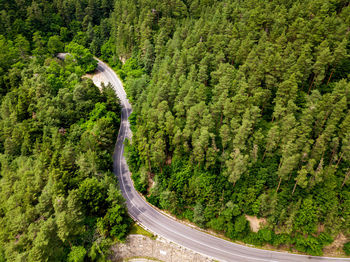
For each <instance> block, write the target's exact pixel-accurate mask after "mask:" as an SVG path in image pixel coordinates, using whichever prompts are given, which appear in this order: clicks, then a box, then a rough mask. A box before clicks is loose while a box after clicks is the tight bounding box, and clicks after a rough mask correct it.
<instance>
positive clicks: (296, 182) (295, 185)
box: [292, 180, 298, 195]
mask: <svg viewBox="0 0 350 262" xmlns="http://www.w3.org/2000/svg"><path fill="white" fill-rule="evenodd" d="M297 184H298V180H296V181H295V184H294V187H293V192H292V195H294V192H295V189H296V188H297Z"/></svg>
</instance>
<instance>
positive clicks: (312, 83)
mask: <svg viewBox="0 0 350 262" xmlns="http://www.w3.org/2000/svg"><path fill="white" fill-rule="evenodd" d="M315 77H316V76H315V75H314V78H313V79H312V82H311V85H310V87H309V90H308V91H307V94H309V93H310V91H311V87H312V86H313V85H314V81H315Z"/></svg>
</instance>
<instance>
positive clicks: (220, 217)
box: [0, 0, 350, 261]
mask: <svg viewBox="0 0 350 262" xmlns="http://www.w3.org/2000/svg"><path fill="white" fill-rule="evenodd" d="M0 10H1V11H0V35H2V36H0V43H1V44H0V46H1V50H0V87H1V90H0V93H1V94H0V99H1V106H0V141H1V143H0V163H1V173H0V179H1V180H0V223H1V224H2V225H4V226H3V227H1V230H0V261H6V260H8V261H14V260H20V259H22V260H27V261H51V260H58V261H59V260H69V261H83V259H84V258H85V260H104V259H106V254H107V253H108V252H107V250H108V246H109V244H110V243H111V241H112V240H113V239H123V238H124V237H125V234H126V232H127V227H128V225H129V219H128V218H127V216H126V210H125V208H124V205H123V200H122V198H121V196H120V194H119V191H118V190H117V184H116V181H115V178H114V177H113V175H112V173H111V152H112V148H113V143H114V140H115V139H116V132H117V129H118V125H119V124H118V121H119V117H118V110H119V105H118V103H117V102H116V97H115V95H114V93H113V92H112V90H111V88H110V87H105V88H103V90H102V92H99V91H98V89H97V88H96V87H95V86H94V85H93V84H92V83H91V81H90V80H88V79H85V78H82V76H83V75H84V74H85V73H86V72H89V71H92V70H93V69H94V67H95V66H96V64H95V63H94V62H93V60H92V55H91V54H94V55H96V56H98V57H101V58H102V59H103V60H105V61H108V63H109V64H110V65H111V66H113V67H114V68H115V70H117V72H118V74H119V75H120V77H121V78H122V79H123V81H124V84H125V87H126V91H127V93H128V96H129V99H130V101H131V102H132V104H133V110H134V112H133V114H132V116H131V119H130V121H131V124H132V130H133V138H132V141H131V142H130V143H129V144H128V146H127V157H128V163H129V166H130V169H131V171H132V177H133V179H134V182H135V186H136V188H137V189H138V190H139V191H140V192H141V193H143V194H144V195H145V196H146V197H147V199H148V201H149V202H150V203H152V204H154V205H156V206H158V207H160V208H163V209H166V210H168V211H170V212H171V213H173V214H175V215H176V216H177V217H179V218H183V219H187V220H189V221H192V222H194V223H196V224H197V225H198V226H200V227H203V228H209V229H213V230H215V231H216V232H219V233H222V234H224V235H225V236H226V237H228V238H230V239H232V240H240V241H244V242H246V243H249V244H254V245H264V244H270V245H274V246H276V247H283V248H287V249H291V250H297V251H301V252H305V253H308V254H313V255H321V254H322V253H323V248H324V247H325V246H326V245H328V244H330V243H332V242H333V240H334V239H335V238H337V237H339V236H340V235H342V236H343V238H344V237H345V238H346V239H347V241H348V242H347V243H346V244H345V245H344V251H345V253H346V254H348V255H350V242H349V240H350V112H349V109H350V6H349V2H348V1H347V0H303V1H298V0H297V1H296V0H294V1H291V0H271V1H258V0H248V1H240V0H223V1H217V0H193V1H190V0H172V1H153V0H54V1H52V2H48V1H43V0H35V1H30V0H16V1H5V0H0ZM63 50H66V51H67V52H70V53H71V54H72V56H71V58H68V59H66V60H65V61H64V62H63V61H59V60H57V59H56V58H54V54H55V53H57V52H61V51H63ZM90 52H91V53H90ZM120 60H121V61H123V62H125V61H126V62H125V64H123V65H122V64H121V62H120ZM245 215H251V216H257V217H259V218H265V219H266V224H265V225H264V226H263V227H262V228H261V229H260V230H259V232H257V233H254V232H251V231H250V228H249V224H248V221H247V220H246V217H245Z"/></svg>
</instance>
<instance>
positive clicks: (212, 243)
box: [97, 60, 350, 262]
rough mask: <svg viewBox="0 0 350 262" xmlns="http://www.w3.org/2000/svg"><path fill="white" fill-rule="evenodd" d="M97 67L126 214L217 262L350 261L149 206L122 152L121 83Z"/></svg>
mask: <svg viewBox="0 0 350 262" xmlns="http://www.w3.org/2000/svg"><path fill="white" fill-rule="evenodd" d="M98 61H99V63H98V66H97V70H98V71H100V73H101V74H103V75H104V77H105V78H106V79H108V81H109V83H111V84H112V86H113V88H114V89H115V91H116V93H117V95H118V97H119V99H120V102H121V106H122V113H121V124H120V130H119V134H118V139H117V142H116V145H115V150H114V156H113V160H114V164H113V165H114V172H115V174H116V176H117V177H118V180H119V184H120V189H121V192H122V194H123V196H124V197H125V200H126V204H127V207H128V212H129V214H130V216H131V217H132V218H133V219H134V220H136V221H138V222H139V223H140V224H142V225H143V226H144V227H146V228H147V229H149V230H150V231H152V232H153V233H154V234H156V235H159V236H161V237H163V238H165V239H167V240H169V241H172V242H174V243H177V244H179V245H181V246H183V247H185V248H188V249H191V250H194V251H196V252H198V253H201V254H204V255H206V256H208V257H211V258H214V259H217V260H220V261H252V262H254V261H256V262H265V261H281V262H282V261H283V262H284V261H350V259H348V258H331V257H313V256H305V255H297V254H291V253H286V252H277V251H269V250H262V249H257V248H252V247H247V246H243V245H239V244H236V243H233V242H229V241H226V240H224V239H221V238H217V237H214V236H212V235H209V234H206V233H204V232H202V231H198V230H196V229H194V228H192V227H189V226H186V225H184V224H182V223H180V222H178V221H175V220H174V219H172V218H169V217H167V216H165V215H163V214H162V213H160V212H159V211H157V210H156V209H155V208H153V207H152V206H151V205H149V204H148V203H147V202H146V201H145V200H144V199H143V198H142V197H141V196H140V195H139V194H138V192H137V191H136V190H135V188H134V186H133V183H132V181H131V177H130V173H129V169H128V166H127V164H126V161H125V158H124V156H123V153H124V140H125V138H127V137H129V138H130V137H131V131H130V126H129V122H128V117H129V115H130V114H131V111H132V108H131V105H130V103H129V101H128V99H127V96H126V93H125V91H124V89H123V85H122V83H121V81H120V80H119V78H118V77H117V75H116V74H115V72H114V71H113V70H112V69H111V68H109V67H108V65H107V64H105V63H103V62H102V61H100V60H98Z"/></svg>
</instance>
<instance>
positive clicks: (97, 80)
mask: <svg viewBox="0 0 350 262" xmlns="http://www.w3.org/2000/svg"><path fill="white" fill-rule="evenodd" d="M83 78H89V79H91V80H92V81H93V82H94V84H95V85H96V86H97V87H98V88H101V87H102V83H104V84H105V85H107V84H108V83H109V81H108V79H106V78H105V77H104V75H103V74H102V73H101V72H99V71H95V73H94V74H86V75H84V76H83Z"/></svg>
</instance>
